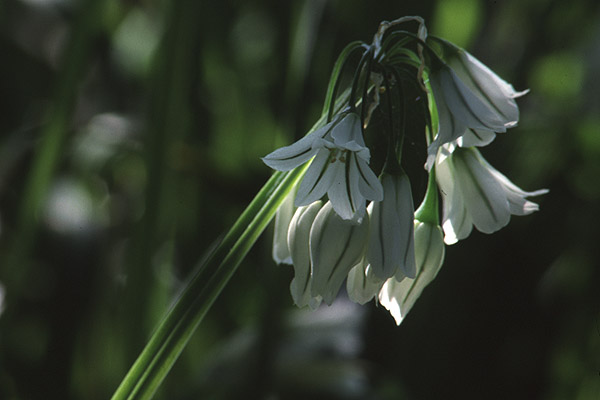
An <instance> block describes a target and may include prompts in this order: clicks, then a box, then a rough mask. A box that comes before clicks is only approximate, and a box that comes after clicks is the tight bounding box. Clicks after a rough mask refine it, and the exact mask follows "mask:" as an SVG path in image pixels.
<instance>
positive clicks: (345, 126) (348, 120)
mask: <svg viewBox="0 0 600 400" xmlns="http://www.w3.org/2000/svg"><path fill="white" fill-rule="evenodd" d="M331 138H332V139H333V142H334V143H335V145H336V146H338V147H344V148H347V147H346V145H348V144H349V143H351V142H355V143H356V145H357V146H359V147H361V148H362V147H365V140H364V138H363V134H362V128H361V123H360V117H359V116H358V114H356V113H348V114H346V115H345V116H344V117H343V118H342V120H341V121H340V122H339V123H338V124H336V125H335V127H334V128H333V129H332V130H331Z"/></svg>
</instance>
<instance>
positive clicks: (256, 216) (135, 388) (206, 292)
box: [112, 166, 307, 400]
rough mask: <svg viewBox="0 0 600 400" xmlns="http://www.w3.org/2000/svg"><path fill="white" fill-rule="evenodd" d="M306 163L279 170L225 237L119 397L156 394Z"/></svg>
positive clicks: (132, 371) (160, 328)
mask: <svg viewBox="0 0 600 400" xmlns="http://www.w3.org/2000/svg"><path fill="white" fill-rule="evenodd" d="M306 168H307V166H303V167H300V168H297V169H295V170H293V171H290V172H287V173H280V172H276V173H275V174H273V176H272V177H271V179H269V181H268V182H267V183H266V184H265V186H264V187H263V188H262V190H261V191H260V192H259V193H258V194H257V195H256V197H255V198H254V200H253V201H252V202H251V203H250V205H249V206H248V208H246V210H245V211H244V212H243V213H242V215H241V216H240V217H239V218H238V220H237V221H236V223H235V224H234V225H233V227H232V228H231V230H230V231H229V232H228V233H227V235H226V236H225V238H224V239H223V240H222V242H221V243H220V244H219V245H218V247H217V248H216V249H215V250H214V251H213V252H212V253H211V254H210V256H209V257H208V258H207V259H206V260H205V261H204V262H203V263H202V264H201V267H200V269H199V270H198V272H197V273H196V274H195V275H194V277H193V278H192V279H191V281H190V282H189V284H188V285H187V286H186V289H185V290H184V292H183V293H182V295H181V297H180V298H179V299H178V300H177V302H176V303H175V305H174V306H173V308H172V309H171V310H170V311H169V312H168V314H167V315H166V317H165V318H164V319H163V321H162V322H161V323H160V325H159V326H158V328H157V329H156V331H155V332H154V334H153V335H152V337H151V338H150V341H149V342H148V344H147V345H146V347H145V348H144V350H143V351H142V353H141V354H140V356H139V357H138V359H137V360H136V362H135V363H134V365H133V366H132V367H131V369H130V370H129V372H128V373H127V376H125V378H124V380H123V381H122V382H121V385H120V386H119V388H118V389H117V391H116V392H115V394H114V395H113V397H112V399H113V400H118V399H149V398H152V396H153V395H154V393H155V391H156V390H157V389H158V387H159V386H160V384H161V382H162V381H163V379H164V378H165V376H166V375H167V374H168V372H169V370H170V369H171V367H172V366H173V364H174V363H175V361H176V360H177V358H178V357H179V355H180V354H181V352H182V351H183V349H184V347H185V345H186V344H187V342H188V341H189V339H190V337H191V336H192V334H193V333H194V331H195V330H196V328H197V327H198V325H199V324H200V322H201V321H202V319H203V317H204V315H205V314H206V312H207V311H208V310H209V309H210V307H211V306H212V304H213V303H214V301H215V300H216V298H217V297H218V296H219V294H220V293H221V291H222V290H223V288H224V287H225V285H226V284H227V282H228V281H229V279H230V278H231V277H232V276H233V274H234V272H235V271H236V269H237V267H238V266H239V265H240V263H241V262H242V260H243V259H244V257H245V256H246V254H247V253H248V251H249V250H250V249H251V248H252V246H253V245H254V243H255V242H256V240H257V239H258V237H259V236H260V235H261V233H262V232H263V231H264V229H265V228H266V227H267V225H268V224H269V222H270V221H271V219H272V218H273V216H274V215H275V211H276V210H277V208H278V207H279V205H280V204H281V203H282V202H283V199H284V198H285V196H286V195H287V194H288V193H289V192H290V190H291V189H292V187H293V186H294V185H295V184H296V183H297V182H298V180H299V179H300V178H301V177H302V176H303V175H304V172H305V171H306Z"/></svg>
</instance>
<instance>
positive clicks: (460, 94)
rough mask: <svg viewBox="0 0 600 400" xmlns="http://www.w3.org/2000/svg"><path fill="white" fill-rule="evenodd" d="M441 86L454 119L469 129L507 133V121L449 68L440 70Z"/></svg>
mask: <svg viewBox="0 0 600 400" xmlns="http://www.w3.org/2000/svg"><path fill="white" fill-rule="evenodd" d="M440 74H441V76H440V84H441V88H442V91H443V94H444V98H445V100H446V103H447V104H448V108H449V109H450V111H451V112H452V115H453V116H454V118H456V119H457V120H459V121H460V122H462V123H463V124H464V125H466V126H467V127H469V128H474V129H487V130H492V131H495V132H506V127H505V120H504V119H503V118H502V117H501V116H500V115H499V114H498V113H497V112H495V111H494V110H492V109H490V108H489V107H488V106H487V105H486V104H485V103H483V102H482V101H481V100H480V99H479V98H478V97H477V96H476V95H475V94H474V93H473V92H472V91H471V90H470V89H469V88H468V87H467V86H466V85H465V84H464V83H463V82H462V81H461V80H460V78H459V77H458V76H457V75H456V73H455V72H454V71H453V70H451V69H450V68H448V67H444V68H442V69H441V70H440Z"/></svg>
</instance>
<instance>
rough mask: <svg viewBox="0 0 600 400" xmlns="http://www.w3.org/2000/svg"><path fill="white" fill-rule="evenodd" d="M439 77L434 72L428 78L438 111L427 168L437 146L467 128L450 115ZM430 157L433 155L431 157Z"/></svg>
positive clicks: (458, 135)
mask: <svg viewBox="0 0 600 400" xmlns="http://www.w3.org/2000/svg"><path fill="white" fill-rule="evenodd" d="M441 79H442V77H441V76H440V75H439V74H436V73H433V74H431V77H430V79H429V82H430V83H431V88H432V90H433V97H434V99H435V105H436V108H437V112H438V121H439V122H438V127H439V128H438V132H437V135H436V137H435V140H434V141H433V142H431V144H430V145H429V147H428V149H427V154H428V155H429V158H428V160H427V165H428V168H427V170H430V169H431V166H432V165H433V159H434V158H435V157H436V155H437V151H438V149H439V147H440V146H442V145H444V144H446V143H449V142H451V141H453V140H456V139H457V138H459V137H460V136H462V135H463V134H464V133H465V131H466V130H467V125H466V124H465V123H463V122H461V121H460V120H457V119H456V118H454V116H453V115H452V112H451V111H450V108H449V106H448V103H447V100H446V96H445V94H444V88H443V87H442V83H441ZM431 157H433V159H432V158H431Z"/></svg>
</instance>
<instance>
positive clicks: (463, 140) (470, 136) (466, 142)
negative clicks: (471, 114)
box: [456, 129, 496, 147]
mask: <svg viewBox="0 0 600 400" xmlns="http://www.w3.org/2000/svg"><path fill="white" fill-rule="evenodd" d="M495 138H496V133H495V132H492V131H488V130H485V129H467V130H466V131H465V133H464V135H462V136H461V137H459V138H458V139H457V140H456V141H457V143H458V145H459V146H460V147H475V146H477V147H483V146H487V145H488V144H490V143H492V142H493V141H494V139H495Z"/></svg>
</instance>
